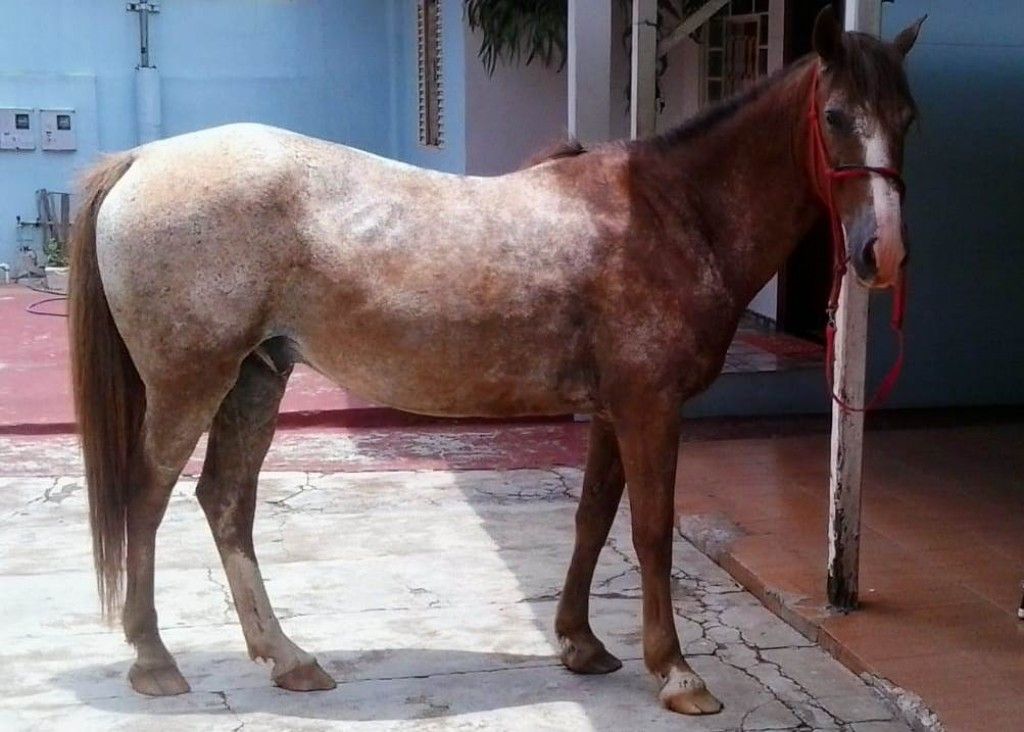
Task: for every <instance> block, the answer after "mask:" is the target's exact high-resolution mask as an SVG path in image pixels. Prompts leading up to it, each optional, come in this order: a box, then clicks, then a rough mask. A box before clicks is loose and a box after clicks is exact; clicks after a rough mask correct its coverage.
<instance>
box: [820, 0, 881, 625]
mask: <svg viewBox="0 0 1024 732" xmlns="http://www.w3.org/2000/svg"><path fill="white" fill-rule="evenodd" d="M845 27H846V29H847V30H857V31H863V32H865V33H872V34H875V35H878V34H879V33H880V31H881V0H846V17H845ZM867 337H868V292H867V290H865V289H864V288H863V287H861V285H860V283H858V282H857V278H856V277H855V276H854V275H853V271H852V269H851V270H850V271H849V272H847V274H846V277H845V278H844V279H843V290H842V294H841V296H840V298H839V311H838V313H837V316H836V363H835V370H834V372H833V375H834V381H835V389H836V393H837V394H838V395H839V397H840V398H841V399H842V400H843V401H844V402H845V403H847V404H849V405H850V406H853V407H858V408H859V407H863V406H864V370H865V364H866V361H867ZM863 445H864V414H863V412H850V411H847V410H844V409H843V408H842V407H841V406H839V405H838V404H835V403H833V404H832V446H831V460H830V474H829V497H830V499H831V500H830V505H829V517H828V538H829V544H828V588H827V589H828V599H829V603H830V604H831V605H833V606H834V607H837V608H842V609H853V608H854V607H856V605H857V592H858V571H859V566H860V508H861V460H862V450H863Z"/></svg>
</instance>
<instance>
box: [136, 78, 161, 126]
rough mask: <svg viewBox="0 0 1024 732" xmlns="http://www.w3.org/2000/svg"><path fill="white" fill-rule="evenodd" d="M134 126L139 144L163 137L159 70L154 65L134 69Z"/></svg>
mask: <svg viewBox="0 0 1024 732" xmlns="http://www.w3.org/2000/svg"><path fill="white" fill-rule="evenodd" d="M135 127H136V134H137V135H138V138H139V144H140V145H144V144H146V143H147V142H152V141H153V140H159V139H160V138H161V137H163V114H162V110H161V106H160V72H159V71H157V70H156V67H155V66H138V67H136V69H135Z"/></svg>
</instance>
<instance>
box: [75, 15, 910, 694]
mask: <svg viewBox="0 0 1024 732" xmlns="http://www.w3.org/2000/svg"><path fill="white" fill-rule="evenodd" d="M918 28H919V25H915V26H912V27H911V28H908V29H907V30H905V31H904V32H903V33H901V34H900V35H899V37H898V38H897V39H896V41H895V42H894V43H893V44H885V43H882V42H880V41H878V40H875V39H873V38H870V37H868V36H864V35H859V34H844V33H843V32H842V29H841V28H840V26H839V24H838V22H837V20H836V18H835V16H834V15H833V14H832V12H831V11H830V10H826V11H825V12H824V13H823V14H822V15H821V16H820V17H819V20H818V23H817V26H816V29H815V36H814V37H815V47H816V50H817V54H816V55H812V56H811V57H808V58H806V59H804V60H803V61H801V62H799V63H797V64H796V65H794V66H793V67H791V68H790V69H788V70H786V71H785V72H784V73H781V74H779V75H777V76H775V77H773V78H771V79H770V80H767V81H766V82H765V83H763V84H761V85H760V86H758V87H757V88H756V89H754V90H753V91H751V92H750V93H748V94H746V95H745V96H743V97H741V98H739V99H735V100H733V101H730V102H727V103H726V104H724V105H721V106H718V107H715V108H714V109H712V110H711V111H710V112H709V113H707V114H706V115H705V116H703V117H701V118H699V119H697V120H695V121H694V122H691V123H689V124H687V125H685V126H683V127H681V128H679V129H676V130H674V131H672V132H669V133H668V134H665V135H662V136H660V137H655V138H653V139H651V140H647V141H642V142H633V143H625V144H622V143H620V144H611V145H606V146H601V147H598V148H597V149H594V150H592V151H589V152H579V153H578V154H574V155H567V156H561V157H558V158H557V159H552V160H549V161H547V162H543V163H541V164H538V165H535V166H532V167H530V168H528V169H525V170H522V171H519V172H516V173H512V174H509V175H505V176H501V177H496V178H477V177H464V176H454V175H446V174H442V173H436V172H430V171H424V170H420V169H417V168H414V167H411V166H408V165H404V164H401V163H397V162H393V161H388V160H385V159H382V158H378V157H376V156H373V155H369V154H366V153H363V152H360V151H357V150H352V149H350V148H347V147H344V146H341V145H335V144H331V143H327V142H322V141H319V140H314V139H310V138H307V137H303V136H300V135H296V134H292V133H289V132H285V131H282V130H276V129H272V128H268V127H262V126H257V125H235V126H231V127H228V128H218V129H213V130H206V131H203V132H197V133H194V134H189V135H184V136H181V137H176V138H172V139H168V140H163V141H159V142H155V143H152V144H149V145H146V146H144V147H140V148H137V149H135V150H131V151H129V152H126V153H122V154H119V155H116V156H114V157H112V158H110V159H108V160H107V161H105V162H103V163H102V164H100V165H99V166H98V167H97V168H96V169H95V170H94V171H93V172H92V173H91V174H90V175H89V177H88V179H87V181H86V185H85V191H84V207H83V209H82V211H81V213H80V215H79V216H78V217H77V223H76V227H75V232H74V255H73V256H74V262H73V270H74V271H73V281H72V284H71V315H72V321H71V323H72V345H73V370H74V383H75V401H76V408H77V414H78V421H79V426H80V430H81V437H82V448H83V452H84V455H85V466H86V478H87V481H88V488H89V503H90V514H91V523H92V531H93V549H94V555H95V562H96V568H97V574H98V583H99V589H100V593H101V596H102V598H103V601H104V608H105V610H106V611H107V612H108V613H112V612H114V611H115V610H116V608H117V606H118V605H119V604H120V595H121V587H122V575H126V576H127V582H126V592H125V600H124V611H123V622H124V629H125V633H126V635H127V638H128V640H129V642H131V643H132V644H134V645H135V647H136V650H137V654H138V657H137V660H136V662H135V664H134V665H133V666H132V668H131V671H130V672H129V679H130V681H131V684H132V686H133V687H134V688H135V689H136V690H137V691H139V692H142V693H144V694H154V695H163V694H176V693H181V692H185V691H187V690H188V688H189V687H188V684H187V683H186V681H185V679H184V678H183V677H182V675H181V674H180V672H179V671H178V668H177V666H176V664H175V661H174V659H173V657H172V656H171V654H170V653H169V652H168V651H167V649H166V648H165V646H164V644H163V642H162V641H161V639H160V634H159V631H158V627H157V615H156V610H155V608H154V600H153V565H154V542H155V536H156V531H157V527H158V525H159V524H160V520H161V518H162V516H163V513H164V510H165V508H166V506H167V501H168V497H169V495H170V492H171V488H172V487H173V485H174V483H175V481H176V480H177V478H178V476H179V473H180V472H181V470H182V468H183V466H184V465H185V463H186V461H187V460H188V458H189V455H190V454H191V453H192V451H193V449H194V448H195V446H196V443H197V441H198V439H199V437H200V436H201V435H202V433H203V432H204V431H205V430H209V432H210V439H209V446H208V448H207V453H206V461H205V464H204V466H203V471H202V476H201V478H200V480H199V487H198V489H197V495H198V498H199V502H200V504H201V505H202V507H203V510H204V511H205V513H206V516H207V518H208V520H209V524H210V528H211V529H212V531H213V536H214V539H215V540H216V544H217V548H218V550H219V552H220V556H221V559H222V560H223V563H224V568H225V571H226V573H227V577H228V580H229V583H230V586H231V592H232V594H233V596H234V600H235V607H236V609H237V611H238V615H239V619H240V621H241V624H242V629H243V631H244V634H245V639H246V643H247V645H248V647H249V651H250V653H251V655H252V656H253V657H262V658H266V659H270V660H272V661H273V663H274V666H273V671H272V675H273V680H274V682H275V683H276V684H277V685H279V686H281V687H284V688H286V689H293V690H309V689H326V688H330V687H332V686H333V685H334V681H333V680H332V679H331V678H330V677H329V676H328V675H327V674H326V673H325V672H324V671H323V670H322V669H321V668H320V667H319V665H318V664H317V663H316V661H315V660H314V658H313V657H312V656H311V655H310V654H308V653H306V652H305V651H303V650H302V649H301V648H299V647H298V646H296V645H295V644H294V643H293V642H292V641H291V640H290V639H289V638H288V637H287V636H286V635H285V634H284V632H283V631H282V629H281V627H280V625H279V623H278V621H277V619H276V618H275V616H274V612H273V610H272V608H271V604H270V600H269V599H268V598H267V595H266V592H265V590H264V586H263V581H262V579H261V577H260V571H259V568H258V565H257V561H256V555H255V552H254V549H253V542H252V523H253V513H254V510H255V506H256V481H257V476H258V473H259V470H260V465H261V463H262V461H263V458H264V455H265V453H266V451H267V449H268V447H269V445H270V442H271V438H272V435H273V432H274V422H275V416H276V414H277V410H278V404H279V402H280V399H281V395H282V394H283V393H284V389H285V383H286V381H287V379H288V375H289V372H290V370H291V368H292V365H293V363H295V362H297V361H301V362H304V363H307V364H310V365H311V366H313V367H314V368H316V369H318V370H319V371H320V372H322V373H324V374H326V375H328V376H330V377H331V378H333V379H334V380H335V381H337V382H338V383H339V384H342V385H344V386H345V387H347V388H349V389H352V390H353V391H355V392H357V393H360V394H362V395H364V396H366V397H369V398H371V399H374V400H375V401H377V402H381V403H383V404H388V405H392V406H395V407H398V408H401V409H405V410H409V411H413V412H420V413H426V414H433V415H452V416H454V415H459V416H489V417H503V416H513V415H539V414H562V413H566V412H584V413H590V414H592V415H593V423H592V426H591V435H590V447H589V453H588V456H587V466H586V474H585V477H584V484H583V494H582V498H581V500H580V506H579V509H578V513H577V519H576V544H575V548H574V551H573V555H572V561H571V564H570V566H569V570H568V574H567V576H566V580H565V589H564V591H563V593H562V596H561V602H560V604H559V608H558V614H557V620H556V624H555V626H556V627H555V630H556V632H557V635H558V639H559V642H560V644H561V658H562V661H563V662H564V664H565V665H566V666H567V667H568V668H570V669H571V670H573V671H577V672H580V673H605V672H608V671H613V670H615V669H616V668H618V667H619V666H620V665H621V664H620V662H619V660H618V659H616V658H615V657H614V656H612V655H611V654H610V653H608V652H607V651H606V650H605V648H604V646H603V644H602V643H601V641H600V640H598V638H597V637H596V636H595V635H594V633H593V632H592V630H591V628H590V623H589V619H588V596H589V591H590V584H591V578H592V575H593V572H594V566H595V563H596V561H597V557H598V553H599V552H600V550H601V547H602V546H603V545H604V543H605V540H606V537H607V534H608V530H609V526H610V524H611V522H612V519H613V517H614V515H615V513H616V508H617V506H618V504H619V500H620V498H621V496H622V492H623V487H624V484H625V483H628V485H629V499H630V504H631V506H632V521H633V525H632V530H633V542H634V546H635V548H636V552H637V555H638V557H639V560H640V565H641V570H642V582H643V646H644V658H645V661H646V665H647V667H648V668H649V669H650V671H651V672H652V673H654V674H655V675H656V676H657V678H658V679H660V681H661V692H660V698H661V700H662V702H663V703H664V704H665V705H666V706H668V707H670V708H671V709H673V710H675V711H677V712H683V713H690V714H698V713H708V712H715V711H717V710H718V709H719V708H720V707H721V705H720V704H719V702H718V701H717V700H716V699H715V698H714V697H713V696H712V695H711V693H710V692H709V691H708V690H707V688H706V687H705V685H704V682H703V681H702V680H701V679H700V678H699V677H698V676H697V675H696V674H694V673H693V671H692V670H691V669H690V667H689V666H688V665H687V663H686V661H685V660H684V659H683V656H682V653H681V652H680V647H679V640H678V637H677V635H676V629H675V626H674V623H673V613H672V604H671V603H672V599H671V596H670V587H669V574H670V563H671V544H672V525H673V482H674V477H675V466H676V451H677V445H678V440H679V430H680V407H681V405H682V403H683V402H684V401H685V400H686V399H687V398H689V397H691V396H692V395H694V394H696V393H698V392H700V391H701V390H702V389H704V388H705V387H706V386H707V385H708V384H709V383H711V381H712V380H713V379H714V378H715V376H716V375H717V374H718V373H719V370H720V368H721V366H722V363H723V360H724V356H725V352H726V348H727V347H728V344H729V341H730V340H731V338H732V336H733V333H734V331H735V329H736V326H737V322H738V320H739V317H740V315H741V313H742V312H743V309H744V307H745V305H746V304H747V302H748V301H749V300H750V299H751V297H752V296H753V295H754V294H755V293H756V292H757V291H758V289H759V288H761V287H762V285H763V284H764V283H765V282H766V281H767V280H768V279H769V277H771V275H772V274H773V273H774V272H775V271H776V270H777V269H778V268H779V266H780V265H781V264H782V262H783V261H784V260H785V258H786V256H787V255H788V254H789V252H790V251H791V249H792V248H793V246H794V244H795V242H796V241H797V240H798V239H799V238H800V236H801V235H802V234H803V233H804V232H806V231H807V230H808V229H809V228H810V227H811V225H812V223H813V221H814V220H815V218H816V217H817V216H820V213H821V200H820V199H821V191H820V189H819V188H818V187H817V186H816V184H815V182H814V180H813V178H814V176H812V175H811V173H810V170H809V167H810V161H809V160H808V157H809V153H808V145H807V140H808V139H809V135H810V134H811V128H810V125H811V124H819V123H820V124H821V125H822V129H823V132H824V137H825V140H826V144H827V148H828V153H829V155H830V157H831V162H832V164H833V165H839V164H854V165H871V166H878V167H891V168H895V169H898V168H899V166H900V164H901V157H902V148H903V137H904V133H905V131H906V129H907V125H908V124H909V123H910V121H911V119H912V117H913V110H914V105H913V102H912V100H911V97H910V94H909V90H908V88H907V83H906V79H905V76H904V72H903V68H902V63H903V57H904V56H905V55H906V53H907V51H908V50H909V49H910V47H911V46H912V45H913V43H914V40H915V38H916V36H917V32H918ZM815 84H816V85H815ZM812 89H814V90H816V91H817V96H816V98H814V99H813V102H812V100H811V92H812ZM812 105H813V106H812ZM809 109H813V110H814V112H815V114H814V115H813V116H812V115H808V110H809ZM814 117H820V120H817V119H814ZM835 201H836V206H837V208H838V211H839V214H840V215H841V219H842V222H843V224H844V228H845V230H846V232H847V239H848V247H849V256H850V258H851V259H852V261H853V264H854V266H855V268H856V271H857V274H858V275H859V277H860V278H861V279H862V280H863V281H864V282H865V283H867V284H869V285H874V286H886V285H889V284H891V283H892V282H893V281H894V279H895V278H896V277H897V273H898V270H899V268H900V265H901V263H902V261H903V258H904V251H903V243H902V238H901V229H902V226H901V223H900V197H899V193H898V191H897V187H896V185H895V183H894V182H893V181H891V180H889V179H887V178H883V177H879V176H872V175H867V176H865V177H863V178H860V179H855V180H842V181H838V182H837V183H836V186H835Z"/></svg>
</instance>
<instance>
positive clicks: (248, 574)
mask: <svg viewBox="0 0 1024 732" xmlns="http://www.w3.org/2000/svg"><path fill="white" fill-rule="evenodd" d="M270 346H271V347H268V348H265V349H263V351H262V353H260V354H257V355H251V356H249V357H248V358H246V359H245V361H244V362H243V363H242V367H241V370H240V372H239V376H238V381H237V383H236V384H235V386H234V388H232V389H231V391H230V392H229V393H228V395H227V397H225V399H224V401H223V403H222V404H221V406H220V409H219V410H218V411H217V414H216V416H215V417H214V420H213V426H212V427H211V429H210V439H209V444H208V447H207V450H206V461H205V462H204V464H203V472H202V475H201V476H200V478H199V486H198V488H197V489H196V496H197V497H198V499H199V503H200V505H201V506H202V507H203V511H204V512H205V513H206V517H207V520H208V521H209V524H210V529H211V531H212V532H213V537H214V540H215V542H216V544H217V551H218V553H219V554H220V558H221V562H222V563H223V565H224V571H225V573H226V574H227V578H228V585H229V586H230V588H231V595H232V597H233V598H234V602H235V610H236V611H237V612H238V619H239V621H240V622H241V624H242V632H243V633H244V635H245V641H246V644H247V645H248V647H249V655H250V656H251V657H252V658H254V659H255V658H264V659H268V660H272V661H273V663H274V667H273V670H272V672H271V675H272V678H273V680H274V683H275V684H277V685H278V686H280V687H282V688H284V689H289V690H291V691H313V690H317V689H333V688H334V686H335V682H334V679H332V678H331V677H330V676H329V675H328V674H327V673H326V672H325V671H324V670H323V669H322V668H320V666H319V665H318V664H317V662H316V659H314V658H313V656H311V655H310V654H309V653H306V652H305V651H304V650H302V649H301V648H299V647H298V646H297V645H296V644H295V643H293V642H292V640H291V639H290V638H288V636H286V635H285V634H284V631H282V630H281V625H280V623H279V622H278V620H277V617H276V616H275V614H274V610H273V608H272V607H271V605H270V600H269V598H268V597H267V592H266V589H265V588H264V585H263V578H262V576H261V574H260V569H259V564H258V563H257V560H256V552H255V549H254V547H253V540H252V525H253V517H254V515H255V512H256V483H257V479H258V475H259V471H260V466H261V465H262V464H263V459H264V457H265V456H266V454H267V450H268V449H269V447H270V443H271V440H272V439H273V436H274V427H275V421H276V417H277V411H278V406H279V405H280V402H281V397H282V395H283V394H284V389H285V384H286V383H287V380H288V375H289V373H290V371H291V365H290V363H288V361H287V359H286V357H285V355H284V353H283V350H282V349H275V348H274V347H273V346H274V342H271V344H270Z"/></svg>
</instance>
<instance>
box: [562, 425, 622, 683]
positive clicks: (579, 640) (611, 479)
mask: <svg viewBox="0 0 1024 732" xmlns="http://www.w3.org/2000/svg"><path fill="white" fill-rule="evenodd" d="M624 485H625V479H624V478H623V475H622V460H621V459H620V458H619V446H618V444H617V443H616V440H615V430H614V429H613V427H612V425H611V423H610V422H608V421H606V420H604V419H601V418H599V417H596V416H595V417H594V418H593V421H592V422H591V423H590V441H589V443H588V445H587V466H586V470H585V472H584V474H583V493H582V495H581V496H580V505H579V507H578V508H577V509H576V545H575V547H574V548H573V553H572V561H571V562H570V564H569V571H568V572H567V573H566V576H565V587H564V588H563V589H562V597H561V599H560V600H559V602H558V613H557V615H556V616H555V633H556V634H557V635H558V642H559V645H560V646H561V657H562V663H563V664H565V666H566V668H568V669H569V670H570V671H575V672H576V673H582V674H605V673H609V672H611V671H615V670H617V669H619V668H621V667H622V661H620V660H619V659H617V658H616V657H615V656H613V655H612V654H611V653H609V652H608V651H607V650H606V649H605V647H604V644H603V643H602V642H601V641H600V640H598V638H597V636H595V635H594V632H593V631H592V630H591V628H590V585H591V582H592V581H593V579H594V567H596V566H597V559H598V556H599V555H600V553H601V549H602V547H604V543H605V541H606V540H607V539H608V531H609V530H610V529H611V526H612V522H613V521H614V519H615V513H616V511H617V510H618V507H619V501H620V500H622V489H623V486H624Z"/></svg>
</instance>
